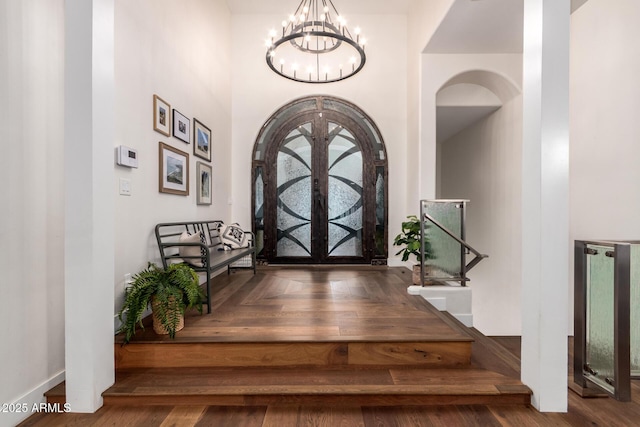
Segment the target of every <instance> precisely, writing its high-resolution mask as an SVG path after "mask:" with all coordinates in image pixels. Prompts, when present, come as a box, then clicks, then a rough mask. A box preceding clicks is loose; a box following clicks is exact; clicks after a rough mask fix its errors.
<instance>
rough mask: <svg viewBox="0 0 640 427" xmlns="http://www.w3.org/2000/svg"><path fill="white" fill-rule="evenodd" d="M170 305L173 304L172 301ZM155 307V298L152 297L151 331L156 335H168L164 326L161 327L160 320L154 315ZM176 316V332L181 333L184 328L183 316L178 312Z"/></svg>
mask: <svg viewBox="0 0 640 427" xmlns="http://www.w3.org/2000/svg"><path fill="white" fill-rule="evenodd" d="M170 303H173V300H170ZM157 305H158V303H157V302H156V299H155V297H153V298H152V300H151V311H152V313H153V331H154V332H155V333H156V334H158V335H169V331H167V329H166V328H165V327H164V325H162V322H161V321H160V318H159V317H158V315H157V314H156V310H155V307H156V306H157ZM176 310H177V308H176ZM177 316H178V325H177V326H176V332H178V331H181V330H182V328H184V316H183V315H182V314H180V313H179V312H178V313H177Z"/></svg>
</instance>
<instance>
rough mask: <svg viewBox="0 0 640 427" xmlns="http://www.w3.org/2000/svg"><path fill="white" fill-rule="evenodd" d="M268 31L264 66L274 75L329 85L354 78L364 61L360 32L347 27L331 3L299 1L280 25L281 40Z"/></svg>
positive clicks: (313, 0) (273, 32)
mask: <svg viewBox="0 0 640 427" xmlns="http://www.w3.org/2000/svg"><path fill="white" fill-rule="evenodd" d="M279 33H280V32H279V31H277V30H275V29H274V30H271V32H270V34H269V38H268V39H267V40H266V43H265V44H266V46H267V58H266V59H267V64H268V65H269V68H271V69H272V70H273V71H274V72H275V73H277V74H279V75H281V76H282V77H286V78H287V79H291V80H295V81H297V82H303V83H331V82H337V81H340V80H344V79H347V78H349V77H351V76H353V75H355V74H357V73H358V72H359V71H360V70H361V69H362V67H364V63H365V61H366V55H365V53H364V46H365V44H366V39H364V38H362V37H360V28H358V27H356V28H354V30H353V35H352V34H351V32H350V31H349V28H348V27H347V21H346V19H345V18H344V17H343V16H341V15H340V14H339V13H338V11H337V9H336V7H335V6H334V5H333V2H332V1H331V0H302V2H300V5H299V6H298V8H297V9H296V11H295V13H293V14H291V15H290V16H289V18H288V19H286V20H284V21H282V31H281V37H280V38H278V39H276V37H278V36H279V35H280V34H279Z"/></svg>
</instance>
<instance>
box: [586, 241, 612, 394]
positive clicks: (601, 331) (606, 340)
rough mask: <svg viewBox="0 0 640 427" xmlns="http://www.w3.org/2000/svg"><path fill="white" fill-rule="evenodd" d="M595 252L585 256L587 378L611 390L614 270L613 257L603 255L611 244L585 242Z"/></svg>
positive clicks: (609, 249)
mask: <svg viewBox="0 0 640 427" xmlns="http://www.w3.org/2000/svg"><path fill="white" fill-rule="evenodd" d="M587 247H588V248H589V249H593V250H595V251H597V254H595V255H589V256H588V257H587V322H586V324H587V354H586V356H587V357H586V360H587V365H588V367H589V368H590V371H591V373H590V374H589V375H588V377H589V378H590V379H591V380H592V381H593V382H594V383H596V384H598V385H599V386H601V387H603V388H604V389H605V390H609V392H611V393H613V392H614V389H613V387H612V385H611V384H609V382H610V381H611V380H612V379H613V377H614V349H613V330H614V325H613V280H614V279H613V272H614V259H613V258H611V257H608V256H606V255H605V254H606V252H607V251H612V250H613V249H614V248H613V247H605V246H599V245H587Z"/></svg>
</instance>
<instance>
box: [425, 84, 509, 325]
mask: <svg viewBox="0 0 640 427" xmlns="http://www.w3.org/2000/svg"><path fill="white" fill-rule="evenodd" d="M521 148H522V97H521V96H517V97H516V98H514V99H511V100H509V101H508V102H506V103H505V104H504V105H503V106H502V107H501V108H500V109H499V110H497V111H496V112H495V113H493V114H491V115H489V116H488V117H486V118H484V119H482V120H480V121H479V122H477V123H476V124H474V125H472V126H470V127H469V128H467V129H465V130H463V131H462V132H460V133H458V134H457V135H454V136H453V137H451V138H450V139H448V140H446V141H443V142H442V143H440V144H439V148H438V152H439V156H440V158H441V166H440V174H439V175H440V184H441V193H440V194H439V195H438V197H439V198H444V199H468V200H471V202H470V203H469V204H468V205H467V207H468V211H467V241H468V242H469V243H470V244H471V246H473V247H474V248H476V249H477V250H479V251H480V252H482V253H486V254H489V258H487V259H485V260H483V261H482V262H481V263H480V264H478V265H477V266H476V267H474V268H473V269H472V270H471V271H470V272H469V277H471V282H470V286H471V287H472V289H473V318H474V326H475V327H476V328H478V329H479V330H481V331H482V332H483V333H485V334H487V335H519V334H520V290H521V289H520V282H521V280H520V269H521V236H520V233H518V232H517V230H520V229H521V220H520V216H521V200H520V193H521V191H520V189H521V160H520V159H521Z"/></svg>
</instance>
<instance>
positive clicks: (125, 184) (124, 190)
mask: <svg viewBox="0 0 640 427" xmlns="http://www.w3.org/2000/svg"><path fill="white" fill-rule="evenodd" d="M120 195H121V196H130V195H131V180H130V179H128V178H120Z"/></svg>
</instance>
